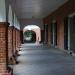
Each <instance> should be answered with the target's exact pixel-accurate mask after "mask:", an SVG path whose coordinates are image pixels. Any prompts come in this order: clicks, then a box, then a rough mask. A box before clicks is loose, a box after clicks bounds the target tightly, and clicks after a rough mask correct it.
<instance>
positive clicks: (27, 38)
mask: <svg viewBox="0 0 75 75" xmlns="http://www.w3.org/2000/svg"><path fill="white" fill-rule="evenodd" d="M24 42H26V43H32V42H33V43H35V42H36V33H35V32H34V31H32V30H27V31H26V32H24Z"/></svg>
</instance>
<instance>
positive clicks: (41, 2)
mask: <svg viewBox="0 0 75 75" xmlns="http://www.w3.org/2000/svg"><path fill="white" fill-rule="evenodd" d="M67 1H68V0H10V2H11V5H12V7H13V9H14V10H15V12H16V14H17V16H18V18H20V19H30V18H43V17H45V16H47V15H48V14H49V13H51V12H53V11H54V10H56V9H57V8H58V7H60V6H61V5H63V4H64V3H65V2H67Z"/></svg>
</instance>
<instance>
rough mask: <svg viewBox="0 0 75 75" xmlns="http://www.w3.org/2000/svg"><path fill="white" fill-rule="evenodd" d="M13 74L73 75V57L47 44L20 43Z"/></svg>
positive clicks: (74, 71)
mask: <svg viewBox="0 0 75 75" xmlns="http://www.w3.org/2000/svg"><path fill="white" fill-rule="evenodd" d="M20 49H21V51H19V54H20V56H18V58H17V60H18V62H19V64H17V65H14V66H13V73H14V75H75V57H73V56H71V55H69V54H66V53H65V52H63V51H61V50H58V49H55V48H52V47H48V46H47V45H45V46H43V45H36V44H29V45H28V44H22V45H21V48H20Z"/></svg>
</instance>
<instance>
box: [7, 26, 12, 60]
mask: <svg viewBox="0 0 75 75" xmlns="http://www.w3.org/2000/svg"><path fill="white" fill-rule="evenodd" d="M12 56H13V26H9V27H8V58H9V59H10V58H11V57H12Z"/></svg>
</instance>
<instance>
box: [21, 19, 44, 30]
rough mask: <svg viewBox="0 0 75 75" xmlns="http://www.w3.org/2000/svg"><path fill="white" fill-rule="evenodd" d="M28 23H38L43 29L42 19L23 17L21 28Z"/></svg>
mask: <svg viewBox="0 0 75 75" xmlns="http://www.w3.org/2000/svg"><path fill="white" fill-rule="evenodd" d="M27 25H37V26H39V27H40V28H41V29H42V30H43V21H42V19H21V30H23V28H24V27H25V26H27Z"/></svg>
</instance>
